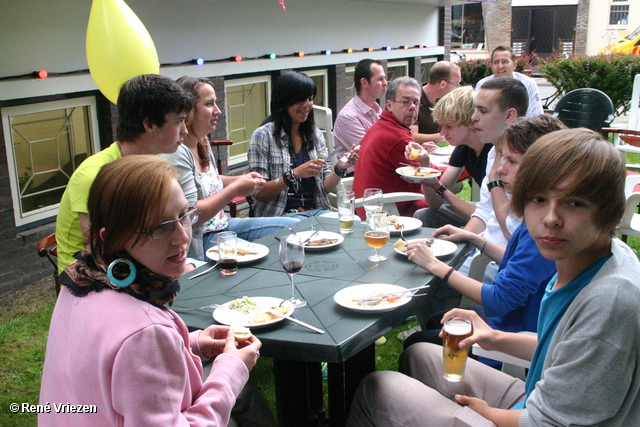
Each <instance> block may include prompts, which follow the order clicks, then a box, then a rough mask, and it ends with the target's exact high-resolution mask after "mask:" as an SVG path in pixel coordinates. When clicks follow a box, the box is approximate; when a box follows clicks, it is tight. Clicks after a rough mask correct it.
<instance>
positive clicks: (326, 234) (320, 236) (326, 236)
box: [296, 230, 344, 251]
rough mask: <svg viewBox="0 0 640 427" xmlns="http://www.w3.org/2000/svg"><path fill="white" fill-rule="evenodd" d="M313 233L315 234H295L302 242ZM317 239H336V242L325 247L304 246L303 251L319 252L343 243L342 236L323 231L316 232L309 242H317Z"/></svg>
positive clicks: (302, 232) (309, 232)
mask: <svg viewBox="0 0 640 427" xmlns="http://www.w3.org/2000/svg"><path fill="white" fill-rule="evenodd" d="M313 233H315V231H298V232H297V233H296V234H297V235H298V236H300V238H301V239H302V240H306V239H307V238H309V237H310V236H311V235H312V234H313ZM318 239H338V241H337V242H335V243H332V244H330V245H326V246H306V245H305V247H304V249H305V251H317V250H321V249H327V248H332V247H334V246H338V245H339V244H340V243H342V242H344V236H343V235H342V234H338V233H334V232H331V231H324V230H320V231H318V234H316V235H315V236H313V238H312V239H311V240H310V241H314V240H318Z"/></svg>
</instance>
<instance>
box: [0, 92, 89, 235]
mask: <svg viewBox="0 0 640 427" xmlns="http://www.w3.org/2000/svg"><path fill="white" fill-rule="evenodd" d="M2 123H3V128H4V138H5V144H6V149H7V157H8V158H7V163H8V166H9V179H10V181H11V194H12V196H13V210H14V214H15V221H16V226H22V225H26V224H29V223H32V222H35V221H39V220H43V219H47V218H51V217H53V216H55V215H56V214H57V210H58V205H59V203H60V199H61V198H62V193H64V190H65V188H66V187H67V183H68V182H69V178H70V177H71V175H72V174H73V171H74V170H75V169H76V167H77V166H78V165H79V164H80V163H81V162H82V161H83V160H84V159H85V158H87V157H88V156H90V155H92V154H93V153H94V152H96V151H97V150H98V149H99V147H98V141H99V137H98V123H97V114H96V104H95V98H93V97H84V98H75V99H68V100H63V101H53V102H46V103H39V104H29V105H21V106H16V107H6V108H3V109H2Z"/></svg>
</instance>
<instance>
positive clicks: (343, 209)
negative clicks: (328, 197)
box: [338, 191, 356, 234]
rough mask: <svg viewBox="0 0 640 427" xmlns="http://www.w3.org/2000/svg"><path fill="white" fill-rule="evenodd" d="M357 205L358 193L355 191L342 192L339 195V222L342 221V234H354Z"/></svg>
mask: <svg viewBox="0 0 640 427" xmlns="http://www.w3.org/2000/svg"><path fill="white" fill-rule="evenodd" d="M355 203H356V193H354V192H353V191H340V192H339V193H338V220H339V221H340V234H351V233H353V218H354V215H355Z"/></svg>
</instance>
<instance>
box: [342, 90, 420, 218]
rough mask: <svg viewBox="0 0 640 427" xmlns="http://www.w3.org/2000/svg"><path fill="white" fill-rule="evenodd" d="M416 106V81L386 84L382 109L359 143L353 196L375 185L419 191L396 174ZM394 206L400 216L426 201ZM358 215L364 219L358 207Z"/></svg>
mask: <svg viewBox="0 0 640 427" xmlns="http://www.w3.org/2000/svg"><path fill="white" fill-rule="evenodd" d="M419 105H420V84H419V83H418V82H417V81H416V80H415V79H413V78H411V77H399V78H397V79H394V80H393V81H392V82H391V83H389V87H388V88H387V99H386V101H385V107H386V109H385V110H384V111H383V112H382V114H380V119H379V120H378V121H377V122H375V123H374V124H373V126H371V128H369V130H368V131H367V133H366V135H365V136H364V138H362V141H361V143H360V144H361V146H362V147H361V148H360V154H359V156H360V158H359V159H358V163H356V173H355V178H354V180H353V191H354V192H355V194H356V197H362V195H363V193H364V190H365V189H366V188H379V189H381V190H382V191H383V192H384V193H391V192H396V191H410V192H414V193H420V192H422V189H421V186H420V184H412V183H409V182H407V181H405V180H403V179H402V178H401V177H400V175H398V174H397V173H396V169H397V168H398V167H400V166H402V165H401V163H407V162H408V161H407V159H406V158H405V156H404V150H405V147H406V146H407V144H408V143H410V142H414V140H413V137H412V136H411V130H410V126H411V125H413V123H415V121H416V119H417V117H418V106H419ZM416 165H417V163H416ZM397 206H398V210H399V212H400V215H406V216H411V215H413V212H415V211H416V209H420V208H424V207H426V201H425V200H424V199H422V200H418V201H415V202H404V203H398V204H397ZM358 215H360V217H361V218H364V211H363V210H362V209H361V208H360V209H358Z"/></svg>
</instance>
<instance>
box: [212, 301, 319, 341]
mask: <svg viewBox="0 0 640 427" xmlns="http://www.w3.org/2000/svg"><path fill="white" fill-rule="evenodd" d="M203 308H220V309H223V310H229V311H233V310H231V309H230V308H229V307H227V306H225V305H220V304H211V305H209V306H206V307H203ZM258 309H259V310H264V311H266V312H267V313H270V314H273V315H274V316H278V317H283V318H285V319H287V320H291V321H292V322H293V323H297V324H298V325H300V326H304V327H305V328H309V329H311V330H312V331H314V332H317V333H319V334H324V331H323V330H322V329H318V328H316V327H315V326H311V325H309V324H308V323H304V322H303V321H301V320H298V319H295V318H293V317H289V316H287V315H285V314H282V313H280V312H279V311H276V310H273V309H272V308H270V307H258Z"/></svg>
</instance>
